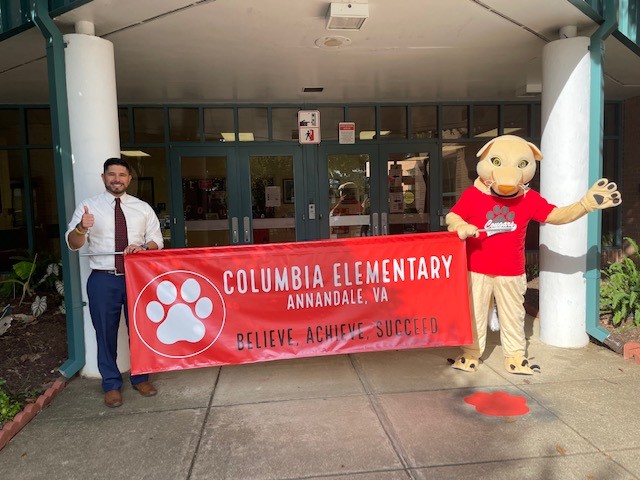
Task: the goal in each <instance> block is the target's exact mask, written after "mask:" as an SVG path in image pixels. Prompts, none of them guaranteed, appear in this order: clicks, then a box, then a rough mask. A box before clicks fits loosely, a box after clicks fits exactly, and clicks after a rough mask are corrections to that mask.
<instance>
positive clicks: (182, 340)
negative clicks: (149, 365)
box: [132, 270, 226, 358]
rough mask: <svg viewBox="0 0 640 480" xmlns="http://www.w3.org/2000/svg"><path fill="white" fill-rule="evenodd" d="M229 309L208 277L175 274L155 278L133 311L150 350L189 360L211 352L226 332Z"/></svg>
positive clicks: (135, 324) (144, 289)
mask: <svg viewBox="0 0 640 480" xmlns="http://www.w3.org/2000/svg"><path fill="white" fill-rule="evenodd" d="M225 318H226V307H225V304H224V299H223V298H222V295H221V294H220V290H218V288H217V287H216V286H215V285H214V284H213V283H212V282H211V281H210V280H209V279H208V278H206V277H204V276H202V275H200V274H198V273H195V272H190V271H187V270H174V271H171V272H166V273H163V274H161V275H158V276H157V277H155V278H153V279H152V280H151V281H150V282H149V283H147V284H146V285H145V286H144V288H142V290H141V291H140V294H139V295H138V297H137V298H136V299H135V304H134V307H133V319H132V320H133V326H134V329H135V331H136V333H137V335H138V338H139V339H140V341H141V342H142V343H144V344H145V345H146V346H147V347H148V348H149V349H150V350H152V351H153V352H155V353H156V354H158V355H161V356H163V357H169V358H187V357H192V356H194V355H198V354H200V353H202V352H204V351H205V350H207V349H208V348H210V347H211V346H212V345H213V344H214V343H215V342H216V340H217V339H218V337H219V336H220V334H221V333H222V329H223V328H224V323H225Z"/></svg>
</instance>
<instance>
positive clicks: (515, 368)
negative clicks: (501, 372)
mask: <svg viewBox="0 0 640 480" xmlns="http://www.w3.org/2000/svg"><path fill="white" fill-rule="evenodd" d="M504 368H505V369H506V370H507V372H509V373H513V374H516V375H533V373H534V371H538V372H539V371H540V366H539V365H529V360H527V359H526V357H522V356H517V357H506V358H505V359H504Z"/></svg>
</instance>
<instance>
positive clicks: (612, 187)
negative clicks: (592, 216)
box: [582, 178, 622, 212]
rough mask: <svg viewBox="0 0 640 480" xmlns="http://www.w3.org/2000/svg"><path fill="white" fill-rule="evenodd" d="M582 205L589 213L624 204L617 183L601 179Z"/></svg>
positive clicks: (584, 198)
mask: <svg viewBox="0 0 640 480" xmlns="http://www.w3.org/2000/svg"><path fill="white" fill-rule="evenodd" d="M582 203H583V205H584V206H585V207H586V208H587V211H589V212H592V211H593V210H603V209H605V208H609V207H616V206H618V205H620V204H621V203H622V195H620V192H619V191H618V186H617V185H616V184H615V183H613V182H610V181H609V180H607V179H606V178H601V179H600V180H598V181H597V182H596V183H594V184H593V187H591V188H590V189H589V190H588V191H587V194H586V195H585V196H584V197H583V199H582Z"/></svg>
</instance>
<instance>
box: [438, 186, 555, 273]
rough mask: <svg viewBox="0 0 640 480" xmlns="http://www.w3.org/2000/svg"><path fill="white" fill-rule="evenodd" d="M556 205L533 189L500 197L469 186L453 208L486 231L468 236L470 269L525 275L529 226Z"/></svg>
mask: <svg viewBox="0 0 640 480" xmlns="http://www.w3.org/2000/svg"><path fill="white" fill-rule="evenodd" d="M554 208H556V207H555V205H552V204H550V203H549V202H547V201H546V200H545V199H544V198H542V197H541V196H540V194H539V193H538V192H536V191H534V190H528V191H527V192H526V194H525V195H520V196H519V197H515V198H501V197H496V196H494V195H487V194H484V193H482V192H481V191H480V190H478V189H477V188H476V187H475V186H472V187H469V188H467V189H466V190H465V191H464V192H462V196H461V197H460V200H458V202H457V203H456V204H455V205H454V206H453V208H452V209H451V211H452V212H453V213H455V214H457V215H459V216H460V217H462V219H463V220H464V221H465V222H467V223H470V224H472V225H475V226H476V227H478V228H479V229H485V230H486V232H481V233H480V236H479V237H478V238H474V237H469V238H467V265H468V268H469V271H471V272H476V273H482V274H485V275H500V276H516V275H522V274H523V273H524V272H525V256H524V239H525V236H526V234H527V225H529V222H530V221H531V220H536V221H537V222H544V221H545V220H546V219H547V217H548V216H549V214H550V213H551V211H552V210H553V209H554Z"/></svg>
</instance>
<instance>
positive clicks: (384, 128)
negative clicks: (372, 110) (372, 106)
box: [380, 107, 407, 140]
mask: <svg viewBox="0 0 640 480" xmlns="http://www.w3.org/2000/svg"><path fill="white" fill-rule="evenodd" d="M380 138H381V139H382V140H390V139H398V138H407V107H380Z"/></svg>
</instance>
